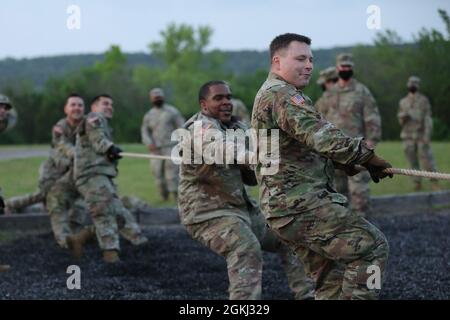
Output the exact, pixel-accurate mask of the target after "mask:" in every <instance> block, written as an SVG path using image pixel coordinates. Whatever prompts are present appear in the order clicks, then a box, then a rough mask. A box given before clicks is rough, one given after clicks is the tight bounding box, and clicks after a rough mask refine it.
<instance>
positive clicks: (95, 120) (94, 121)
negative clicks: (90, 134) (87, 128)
mask: <svg viewBox="0 0 450 320" xmlns="http://www.w3.org/2000/svg"><path fill="white" fill-rule="evenodd" d="M87 122H88V123H89V124H90V125H93V124H100V118H99V117H98V116H92V117H89V118H88V119H87Z"/></svg>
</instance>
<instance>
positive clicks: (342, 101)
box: [316, 53, 381, 216]
mask: <svg viewBox="0 0 450 320" xmlns="http://www.w3.org/2000/svg"><path fill="white" fill-rule="evenodd" d="M353 66H354V63H353V57H352V55H351V54H349V53H343V54H339V55H338V56H337V58H336V70H337V72H338V75H339V80H338V82H337V83H336V84H335V85H334V86H331V87H330V88H329V89H328V90H327V91H325V93H324V94H323V96H322V97H321V98H320V99H319V100H318V101H317V103H316V109H317V110H318V111H319V112H320V113H322V114H323V116H324V117H325V119H327V120H328V121H329V122H331V123H333V124H334V125H335V126H336V127H338V128H339V129H341V130H342V131H343V132H344V133H345V134H347V135H349V136H351V137H355V138H356V137H363V138H364V139H365V141H366V143H367V144H368V145H369V146H370V147H371V148H374V147H375V146H376V144H377V143H378V142H379V141H380V140H381V118H380V113H379V111H378V107H377V105H376V102H375V99H374V98H373V96H372V94H371V93H370V90H369V89H368V88H367V87H366V86H365V85H363V84H362V83H360V82H359V81H357V80H356V79H354V78H353ZM335 179H336V180H335V184H336V189H337V191H338V192H339V193H342V194H344V195H345V196H346V197H347V198H348V199H349V202H350V204H351V209H352V210H353V211H354V212H355V213H357V214H359V215H361V216H366V215H367V214H368V213H369V212H370V185H369V184H370V175H369V173H368V172H361V173H360V174H357V175H354V176H350V177H348V176H347V175H345V173H344V172H342V171H341V170H336V176H335Z"/></svg>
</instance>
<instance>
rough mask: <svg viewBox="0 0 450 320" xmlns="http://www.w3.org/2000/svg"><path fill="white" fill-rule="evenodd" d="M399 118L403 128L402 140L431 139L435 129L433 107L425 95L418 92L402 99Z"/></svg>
mask: <svg viewBox="0 0 450 320" xmlns="http://www.w3.org/2000/svg"><path fill="white" fill-rule="evenodd" d="M397 116H398V121H399V123H400V125H401V126H402V132H401V134H400V137H401V138H402V139H413V140H417V139H425V140H429V139H430V137H431V131H432V129H433V121H432V119H431V106H430V102H429V101H428V98H427V97H425V96H424V95H423V94H421V93H419V92H416V93H415V94H414V95H409V94H408V95H407V96H406V97H404V98H403V99H401V100H400V104H399V109H398V114H397Z"/></svg>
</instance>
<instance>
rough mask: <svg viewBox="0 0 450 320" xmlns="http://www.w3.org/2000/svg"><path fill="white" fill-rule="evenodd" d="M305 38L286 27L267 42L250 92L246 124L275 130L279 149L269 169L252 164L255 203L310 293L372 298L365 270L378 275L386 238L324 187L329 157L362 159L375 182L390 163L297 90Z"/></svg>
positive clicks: (302, 81)
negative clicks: (265, 69) (259, 80)
mask: <svg viewBox="0 0 450 320" xmlns="http://www.w3.org/2000/svg"><path fill="white" fill-rule="evenodd" d="M310 43H311V39H309V38H308V37H305V36H302V35H298V34H292V33H287V34H283V35H279V36H277V37H276V38H275V39H274V40H273V41H272V42H271V44H270V56H271V62H272V64H271V71H270V73H269V76H268V78H267V80H266V82H264V84H263V85H262V87H261V89H260V90H259V91H258V93H257V95H256V98H255V104H254V107H253V114H252V127H253V128H255V129H256V130H258V131H259V130H277V131H278V132H279V141H278V142H279V144H278V145H279V152H280V157H279V165H278V170H277V172H275V173H274V174H267V173H265V171H263V169H265V167H263V166H264V163H262V162H259V163H258V164H257V167H256V176H257V179H258V184H259V186H260V192H259V194H260V199H261V201H260V203H261V209H262V212H263V214H264V216H265V218H266V221H267V223H268V225H269V226H270V228H271V229H272V230H273V231H274V232H275V234H276V235H277V236H278V237H279V238H280V239H281V240H282V241H284V242H285V243H287V244H289V245H290V246H291V248H292V249H293V250H295V252H296V253H297V256H299V257H300V258H301V259H302V261H303V263H304V265H305V269H306V270H307V273H308V274H309V275H310V276H311V277H312V278H313V280H314V281H315V283H316V299H338V298H339V299H376V298H377V297H378V295H379V290H378V289H379V288H369V287H368V285H367V280H368V278H369V272H368V271H369V270H370V269H369V268H372V267H375V268H377V270H378V271H379V272H378V275H379V280H380V284H381V283H382V280H383V278H382V277H383V271H384V268H385V266H386V261H387V256H388V251H389V247H388V243H387V240H386V238H385V236H384V235H383V233H382V232H381V231H380V230H378V229H377V228H376V227H375V226H374V225H372V224H371V223H370V222H368V221H367V220H366V219H364V218H363V217H361V216H359V215H356V214H355V213H353V212H352V211H351V210H349V209H348V208H346V207H345V206H344V204H346V203H347V199H346V198H345V197H344V196H343V195H341V194H339V193H337V192H336V191H335V190H333V189H332V188H331V185H332V184H333V176H334V165H333V163H335V164H337V165H339V167H340V168H342V169H343V170H345V171H346V173H347V174H348V175H354V174H357V173H358V171H357V170H355V167H354V166H355V165H358V164H360V165H363V166H365V167H366V168H367V170H368V171H369V172H370V176H371V177H372V179H373V180H374V181H375V182H379V180H380V179H383V178H385V177H386V176H388V174H386V173H384V172H383V170H384V169H385V168H388V167H391V165H390V164H389V163H388V162H386V161H385V160H383V159H381V158H380V157H378V156H376V155H375V153H374V151H373V149H372V148H371V147H370V146H369V145H368V144H367V143H366V142H365V140H364V138H363V137H357V138H352V137H349V136H347V135H345V134H344V132H343V131H341V130H339V129H338V128H336V126H334V125H333V124H332V123H330V122H328V121H326V120H325V119H324V118H323V117H322V115H321V114H320V113H319V112H317V110H316V109H315V108H314V107H313V106H312V103H311V100H310V99H309V98H308V97H307V96H305V95H304V94H303V92H302V90H303V88H304V87H306V86H307V85H308V83H309V79H310V78H311V74H312V71H313V63H312V60H313V57H312V52H311V48H310ZM389 176H391V177H392V175H389Z"/></svg>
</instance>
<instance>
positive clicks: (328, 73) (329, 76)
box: [319, 67, 339, 82]
mask: <svg viewBox="0 0 450 320" xmlns="http://www.w3.org/2000/svg"><path fill="white" fill-rule="evenodd" d="M319 75H320V77H323V78H324V80H325V82H326V81H330V80H334V79H337V78H338V77H339V76H338V73H337V71H336V68H335V67H328V68H326V69H323V70H322V71H320V74H319Z"/></svg>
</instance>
